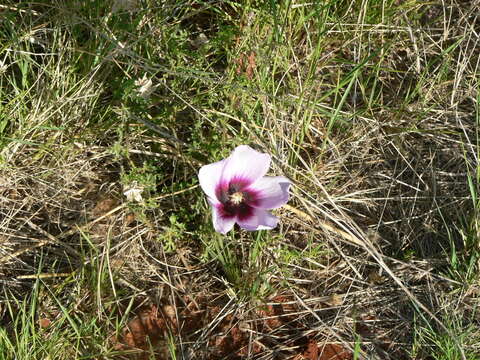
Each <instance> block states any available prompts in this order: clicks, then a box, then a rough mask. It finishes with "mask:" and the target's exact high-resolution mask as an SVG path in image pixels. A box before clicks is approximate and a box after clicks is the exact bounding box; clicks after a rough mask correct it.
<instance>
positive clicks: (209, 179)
mask: <svg viewBox="0 0 480 360" xmlns="http://www.w3.org/2000/svg"><path fill="white" fill-rule="evenodd" d="M225 164H226V160H221V161H217V162H214V163H212V164H208V165H205V166H202V167H201V168H200V171H199V172H198V179H199V180H200V187H201V188H202V190H203V192H204V193H205V194H207V196H208V198H209V200H210V201H211V202H212V203H213V204H218V203H219V201H218V199H217V196H216V194H215V189H216V187H217V185H218V184H219V183H220V179H221V177H222V171H223V168H224V166H225Z"/></svg>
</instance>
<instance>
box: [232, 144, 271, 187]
mask: <svg viewBox="0 0 480 360" xmlns="http://www.w3.org/2000/svg"><path fill="white" fill-rule="evenodd" d="M226 160H227V163H226V164H225V167H224V169H223V175H222V181H225V182H226V183H229V182H230V180H231V179H234V178H235V179H243V180H245V181H247V182H248V183H250V184H252V183H254V182H255V181H256V180H258V179H260V178H261V177H262V176H264V175H265V174H266V173H267V171H268V168H269V167H270V155H268V154H263V153H261V152H258V151H256V150H253V149H252V148H251V147H250V146H248V145H240V146H237V147H236V148H235V150H233V152H232V154H231V155H230V156H229V157H228V159H226Z"/></svg>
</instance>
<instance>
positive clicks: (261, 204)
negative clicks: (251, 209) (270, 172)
mask: <svg viewBox="0 0 480 360" xmlns="http://www.w3.org/2000/svg"><path fill="white" fill-rule="evenodd" d="M291 184H292V183H291V182H290V180H288V179H287V178H286V177H284V176H274V177H271V176H265V177H263V178H261V179H258V180H257V181H255V183H253V184H252V185H251V186H250V187H249V188H250V189H252V190H254V191H255V192H256V193H257V194H258V197H257V198H256V200H257V201H258V202H256V203H255V205H254V206H255V207H257V208H260V209H276V208H279V207H280V206H283V205H285V204H286V203H287V202H288V195H289V194H288V189H289V187H290V185H291Z"/></svg>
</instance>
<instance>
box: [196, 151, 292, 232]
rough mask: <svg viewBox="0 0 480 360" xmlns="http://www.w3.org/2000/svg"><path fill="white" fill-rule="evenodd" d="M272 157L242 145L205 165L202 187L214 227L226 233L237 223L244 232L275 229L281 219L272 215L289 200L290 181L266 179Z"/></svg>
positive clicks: (200, 178) (281, 178)
mask: <svg viewBox="0 0 480 360" xmlns="http://www.w3.org/2000/svg"><path fill="white" fill-rule="evenodd" d="M270 161H271V158H270V155H268V154H262V153H260V152H258V151H255V150H253V149H252V148H251V147H249V146H247V145H240V146H238V147H237V148H235V150H234V151H233V152H232V154H231V155H230V156H229V157H228V158H226V159H224V160H221V161H218V162H215V163H213V164H209V165H205V166H202V168H201V169H200V172H199V174H198V178H199V180H200V186H201V188H202V190H203V192H204V193H205V194H206V195H207V198H208V202H209V203H210V205H211V206H212V215H213V227H214V228H215V230H216V231H218V232H221V233H222V234H226V233H227V232H229V231H230V230H231V229H232V228H233V226H234V225H235V223H238V225H240V227H241V228H243V229H245V230H250V231H253V230H263V229H273V228H274V227H276V226H277V223H278V218H277V217H276V216H274V215H272V214H271V213H270V211H268V210H270V209H276V208H278V207H280V206H282V205H285V204H286V203H287V201H288V189H289V187H290V185H291V182H290V180H288V179H287V178H286V177H283V176H274V177H271V176H264V175H265V174H266V173H267V171H268V168H269V167H270Z"/></svg>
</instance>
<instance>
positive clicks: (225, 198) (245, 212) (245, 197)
mask: <svg viewBox="0 0 480 360" xmlns="http://www.w3.org/2000/svg"><path fill="white" fill-rule="evenodd" d="M250 184H251V183H250V181H247V180H245V179H238V178H234V179H232V180H230V182H228V183H227V182H223V181H222V182H220V183H219V184H218V185H217V188H216V190H215V195H217V199H218V200H219V201H220V204H219V205H217V208H218V210H219V214H220V216H221V217H222V218H232V217H237V218H238V220H240V221H242V220H246V219H248V218H250V217H251V216H252V215H253V213H254V208H253V206H254V205H256V204H257V203H258V193H257V192H256V191H255V190H253V189H249V185H250Z"/></svg>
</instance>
